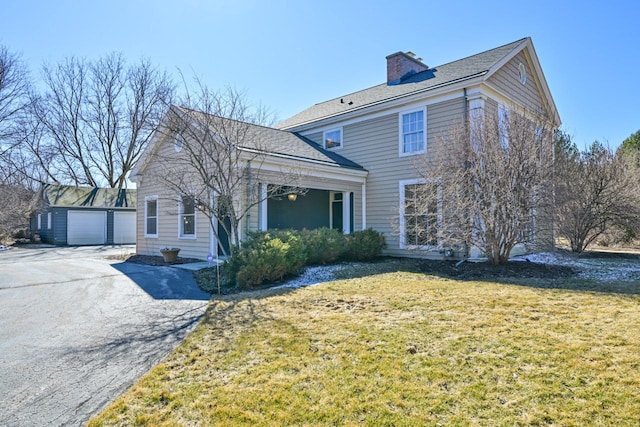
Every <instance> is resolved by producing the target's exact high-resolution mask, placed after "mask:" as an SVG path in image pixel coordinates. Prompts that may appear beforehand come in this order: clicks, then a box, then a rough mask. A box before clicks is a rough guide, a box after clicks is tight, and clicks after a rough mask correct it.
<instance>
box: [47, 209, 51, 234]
mask: <svg viewBox="0 0 640 427" xmlns="http://www.w3.org/2000/svg"><path fill="white" fill-rule="evenodd" d="M47 230H51V212H47Z"/></svg>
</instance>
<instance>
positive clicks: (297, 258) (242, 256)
mask: <svg viewBox="0 0 640 427" xmlns="http://www.w3.org/2000/svg"><path fill="white" fill-rule="evenodd" d="M385 245H386V244H385V239H384V236H383V235H382V234H381V233H379V232H377V231H375V230H372V229H367V230H363V231H356V232H354V233H351V234H348V235H344V234H342V233H341V232H340V231H338V230H333V229H329V228H319V229H315V230H302V231H297V230H268V231H265V232H252V233H249V239H248V240H247V241H245V242H243V244H242V247H240V248H234V249H233V250H232V254H231V258H230V259H229V260H228V261H227V262H226V263H225V265H224V268H223V271H224V279H225V282H226V284H227V285H232V286H233V285H235V286H239V287H241V288H251V287H255V286H260V285H263V284H265V283H270V282H275V281H278V280H282V279H283V278H285V277H287V276H290V275H292V274H294V273H295V272H296V271H297V270H299V269H300V268H301V267H302V266H304V265H319V264H329V263H335V262H339V261H344V260H353V261H370V260H373V259H375V258H377V257H379V256H380V254H381V252H382V249H383V248H384V247H385Z"/></svg>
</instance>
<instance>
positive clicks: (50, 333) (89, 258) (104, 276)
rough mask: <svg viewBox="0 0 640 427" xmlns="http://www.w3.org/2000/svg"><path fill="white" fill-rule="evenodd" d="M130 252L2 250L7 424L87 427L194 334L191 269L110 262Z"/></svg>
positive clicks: (2, 419)
mask: <svg viewBox="0 0 640 427" xmlns="http://www.w3.org/2000/svg"><path fill="white" fill-rule="evenodd" d="M134 251H135V248H134V247H133V246H126V247H107V246H103V247H84V248H82V247H70V248H34V249H23V248H13V249H11V250H8V251H1V252H0V396H1V397H0V425H2V426H36V425H37V426H59V425H74V426H75V425H81V424H83V423H84V422H86V421H87V420H88V419H89V417H91V415H93V414H95V413H96V412H97V411H99V410H100V409H102V408H103V407H104V406H106V405H107V404H108V403H109V402H110V401H111V400H113V399H114V398H115V397H117V396H118V395H119V394H120V393H122V392H123V391H124V390H126V389H127V388H128V387H129V386H131V385H132V384H133V383H134V382H135V381H136V380H137V379H138V378H139V377H140V376H141V375H143V374H144V373H145V372H147V371H148V370H149V369H150V368H151V367H152V366H154V365H155V364H157V363H158V362H159V361H160V360H162V359H163V358H164V357H165V356H166V355H167V354H168V353H169V352H171V350H173V349H174V348H175V346H176V345H177V344H178V343H179V342H180V341H181V340H182V339H183V338H184V337H185V336H186V335H187V334H188V333H189V332H190V331H191V330H192V328H193V327H194V326H195V325H196V324H197V322H198V320H199V319H200V317H201V316H202V314H203V313H204V310H205V308H206V306H207V303H208V300H209V294H206V293H204V292H202V291H200V290H199V289H198V288H197V286H196V284H195V282H194V280H193V278H192V275H191V273H190V272H188V271H185V270H181V269H178V268H172V267H153V266H147V265H139V264H133V263H125V262H122V261H117V260H108V259H106V256H107V255H120V254H125V253H128V252H134Z"/></svg>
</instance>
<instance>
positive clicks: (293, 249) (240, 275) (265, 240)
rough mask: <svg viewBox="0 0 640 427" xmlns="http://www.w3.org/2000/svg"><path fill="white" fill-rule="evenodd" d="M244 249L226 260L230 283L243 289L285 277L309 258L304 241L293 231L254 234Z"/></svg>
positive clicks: (238, 250)
mask: <svg viewBox="0 0 640 427" xmlns="http://www.w3.org/2000/svg"><path fill="white" fill-rule="evenodd" d="M249 237H250V239H249V240H247V241H246V242H244V243H243V245H242V247H241V248H239V249H238V248H234V249H233V250H232V255H231V259H229V260H228V261H227V262H226V263H225V267H224V275H225V278H226V281H227V282H229V283H234V282H235V283H236V284H237V285H238V286H240V287H242V288H248V287H252V286H259V285H261V284H263V283H267V282H274V281H277V280H282V279H283V278H284V277H285V276H288V275H290V274H293V273H294V272H295V271H296V270H298V269H299V268H300V267H302V266H303V265H304V263H305V261H306V252H305V249H304V244H303V243H302V240H301V239H300V237H299V236H298V235H296V234H295V233H294V232H292V231H268V232H257V233H250V235H249Z"/></svg>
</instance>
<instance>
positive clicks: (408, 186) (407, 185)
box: [400, 180, 439, 248]
mask: <svg viewBox="0 0 640 427" xmlns="http://www.w3.org/2000/svg"><path fill="white" fill-rule="evenodd" d="M438 205H439V195H438V184H437V183H435V182H427V181H425V180H408V181H400V245H401V247H402V248H425V247H436V246H438V227H439V220H438Z"/></svg>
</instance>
